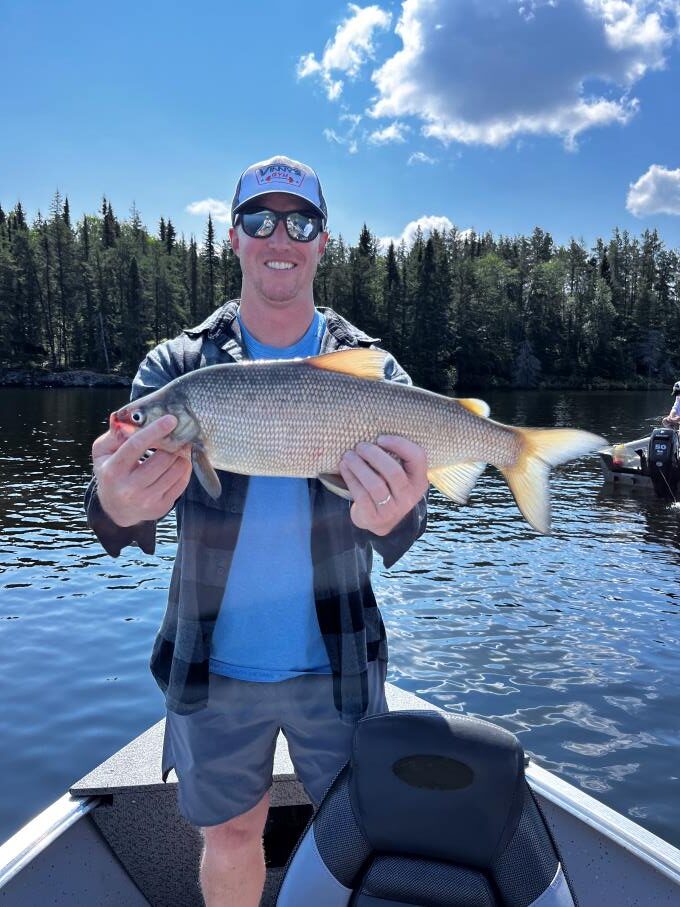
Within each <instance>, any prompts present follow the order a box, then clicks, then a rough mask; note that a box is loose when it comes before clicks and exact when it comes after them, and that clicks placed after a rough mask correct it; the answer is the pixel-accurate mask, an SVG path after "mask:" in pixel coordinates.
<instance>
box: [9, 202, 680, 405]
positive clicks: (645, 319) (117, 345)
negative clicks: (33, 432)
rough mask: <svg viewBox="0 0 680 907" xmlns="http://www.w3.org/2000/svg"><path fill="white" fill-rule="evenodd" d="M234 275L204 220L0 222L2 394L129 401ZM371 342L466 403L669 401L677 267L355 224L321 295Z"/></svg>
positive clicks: (616, 235)
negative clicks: (550, 393)
mask: <svg viewBox="0 0 680 907" xmlns="http://www.w3.org/2000/svg"><path fill="white" fill-rule="evenodd" d="M240 279H241V275H240V268H239V263H238V259H237V258H236V256H235V255H234V253H233V251H232V249H231V247H230V244H229V242H228V240H223V241H222V242H220V243H218V242H217V241H216V239H215V231H214V225H213V222H212V218H211V217H210V216H209V217H208V222H207V225H206V228H205V233H204V236H203V239H202V242H201V243H200V245H199V243H198V242H197V241H196V239H195V238H194V237H191V238H190V239H189V241H188V242H187V240H186V239H185V237H184V236H179V237H178V236H177V233H176V230H175V227H174V225H173V224H172V221H171V220H170V219H169V218H168V219H167V220H166V219H165V218H161V220H160V223H159V225H158V230H157V232H156V233H154V234H151V233H150V232H149V231H148V229H147V228H146V227H145V226H144V224H143V223H142V220H141V216H140V214H139V212H138V211H137V210H136V209H135V208H134V206H133V208H132V211H131V214H130V217H129V218H127V219H125V220H120V219H119V218H118V217H117V216H116V215H115V214H114V212H113V210H112V207H111V203H110V201H108V200H107V199H106V198H104V199H103V201H102V204H101V209H100V213H99V214H98V215H85V216H83V217H82V218H81V219H80V220H79V221H78V222H77V223H73V222H72V220H71V215H70V210H69V203H68V199H67V198H65V199H64V198H62V197H61V195H60V194H59V193H57V194H56V195H55V196H54V198H53V199H52V202H51V204H50V206H49V216H48V217H46V218H45V217H43V216H42V215H41V214H38V215H37V217H36V218H35V219H34V221H33V222H32V223H31V224H29V223H28V221H27V219H26V215H25V213H24V211H23V208H22V206H21V204H20V203H18V204H17V205H15V207H14V208H13V209H12V210H10V211H9V212H5V211H4V210H3V208H2V206H1V205H0V386H10V385H11V386H18V385H24V386H38V387H40V386H47V387H55V386H59V387H64V386H86V387H96V386H110V385H116V384H123V385H124V384H129V383H130V379H131V377H132V376H133V375H134V373H135V371H136V369H137V366H138V364H139V362H140V361H141V360H142V359H143V358H144V355H145V354H146V352H147V351H148V350H149V349H151V348H152V347H153V346H155V345H156V344H157V343H159V342H161V341H162V340H163V339H166V338H169V337H173V336H176V335H177V334H178V333H179V332H180V331H181V330H182V328H184V327H188V326H191V325H195V324H198V323H200V322H201V321H202V320H203V319H204V318H205V317H206V316H207V315H208V314H209V313H210V312H212V311H213V310H214V309H215V308H217V307H218V306H219V305H220V304H221V303H222V302H224V301H226V300H227V299H232V298H235V297H236V296H238V293H239V288H240ZM315 298H316V301H317V305H319V306H322V307H323V306H330V307H331V308H333V309H335V310H336V311H337V312H339V313H340V314H342V315H345V316H346V317H348V318H349V319H350V320H351V321H354V322H355V323H356V324H358V325H360V326H361V327H362V328H363V329H364V330H365V331H366V333H368V334H370V335H371V336H373V337H379V338H381V341H380V342H381V344H382V345H384V346H385V347H386V348H387V349H389V350H390V351H391V352H392V353H394V355H395V356H396V357H397V359H398V360H399V361H400V362H401V364H402V365H403V366H404V368H405V369H406V370H407V371H408V372H409V373H410V374H411V376H412V378H413V380H414V382H415V383H416V384H418V385H420V386H421V387H427V388H429V389H431V390H435V391H438V392H441V393H452V392H456V393H457V392H458V391H459V390H460V389H461V388H480V389H484V388H490V387H506V388H548V387H552V388H556V387H562V388H571V389H606V388H649V387H666V386H668V384H669V383H672V382H673V381H675V380H676V379H677V378H678V373H679V372H680V255H679V254H678V252H677V251H675V250H671V249H666V248H665V247H664V244H663V242H662V240H661V239H660V237H659V235H658V233H657V231H656V230H646V231H644V233H643V234H642V236H641V237H639V238H637V237H632V236H630V235H629V234H628V233H627V232H626V231H623V232H621V231H619V230H618V229H615V230H614V231H613V234H612V236H611V238H610V239H609V240H608V241H604V240H601V239H598V240H597V242H596V243H595V245H594V247H592V248H590V249H589V248H586V246H585V244H584V243H583V241H581V240H576V239H572V240H571V242H570V243H569V244H568V245H566V246H560V245H557V244H555V242H554V241H553V239H552V237H551V235H550V234H549V233H548V232H546V231H544V230H543V229H541V228H539V227H536V228H535V229H534V231H533V233H532V234H531V235H530V236H514V237H506V236H500V237H498V238H495V237H494V236H492V234H491V233H488V232H487V233H484V234H481V233H476V232H475V231H470V230H468V231H460V230H458V229H457V228H456V227H454V228H452V229H450V230H445V231H443V232H437V231H435V232H433V233H432V234H431V235H429V236H424V235H423V234H422V233H420V232H419V233H417V234H416V236H415V238H414V241H413V243H412V244H411V245H410V246H407V245H406V244H405V243H404V242H402V243H401V244H400V245H399V246H397V247H395V246H394V245H393V244H390V245H389V246H388V247H387V248H384V247H383V246H382V244H381V243H380V242H379V240H378V239H377V237H376V236H375V235H374V234H373V233H372V232H371V231H370V230H369V228H368V226H366V225H364V227H363V229H362V230H361V233H360V235H359V238H358V242H357V244H356V245H350V244H348V243H346V242H345V240H344V239H343V238H342V236H338V237H337V238H336V237H331V239H330V240H329V243H328V246H327V249H326V253H325V254H324V256H323V258H322V260H321V264H320V266H319V269H318V272H317V277H316V282H315Z"/></svg>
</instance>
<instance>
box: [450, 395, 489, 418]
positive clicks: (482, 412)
mask: <svg viewBox="0 0 680 907" xmlns="http://www.w3.org/2000/svg"><path fill="white" fill-rule="evenodd" d="M454 399H455V401H456V403H457V404H458V405H459V406H463V407H465V409H469V410H470V412H471V413H474V414H475V416H482V418H484V419H488V417H489V413H490V412H491V410H490V408H489V404H488V403H485V402H484V400H476V399H475V398H474V397H455V398H454Z"/></svg>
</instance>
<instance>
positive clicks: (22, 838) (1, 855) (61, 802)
mask: <svg viewBox="0 0 680 907" xmlns="http://www.w3.org/2000/svg"><path fill="white" fill-rule="evenodd" d="M101 802H102V798H101V797H74V796H72V795H71V794H70V793H66V794H64V795H63V796H61V797H60V798H59V799H58V800H55V801H54V803H51V804H50V805H49V806H47V807H46V808H45V809H44V810H43V811H42V812H40V813H38V815H37V816H35V817H34V818H33V819H31V820H30V821H29V822H27V823H26V825H24V826H22V827H21V828H20V829H19V830H18V831H17V832H15V833H14V834H13V835H12V837H10V838H8V839H7V841H5V842H4V843H2V844H0V890H1V889H2V888H3V887H4V886H5V885H7V884H8V883H9V882H10V881H11V880H12V879H13V878H14V877H15V876H16V875H17V874H18V873H19V872H20V871H21V870H22V869H23V868H24V867H25V866H27V865H28V864H29V863H30V862H31V861H32V860H34V859H35V858H36V857H37V856H39V855H40V854H41V853H42V852H43V851H44V850H46V849H47V848H48V847H49V845H50V844H52V842H53V841H56V840H57V838H59V837H61V835H63V834H64V833H65V832H66V831H68V829H69V828H71V826H72V825H75V823H76V822H78V821H80V819H82V818H83V817H84V816H86V815H87V814H88V813H90V812H92V810H93V809H95V808H96V807H97V806H99V804H100V803H101Z"/></svg>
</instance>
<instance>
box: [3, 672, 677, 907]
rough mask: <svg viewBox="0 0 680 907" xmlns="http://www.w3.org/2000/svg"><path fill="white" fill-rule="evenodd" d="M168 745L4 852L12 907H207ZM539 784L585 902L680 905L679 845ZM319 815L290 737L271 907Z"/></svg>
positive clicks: (112, 769)
mask: <svg viewBox="0 0 680 907" xmlns="http://www.w3.org/2000/svg"><path fill="white" fill-rule="evenodd" d="M387 700H388V704H389V707H390V709H391V710H395V709H404V710H421V709H423V708H434V707H433V706H430V705H428V704H427V703H425V702H423V700H422V699H419V698H418V697H417V696H414V695H413V694H411V693H408V692H405V691H403V690H400V689H398V688H396V687H394V686H393V685H391V684H388V687H387ZM162 742H163V721H160V722H158V724H156V725H154V726H153V727H151V728H150V729H149V730H148V731H146V732H145V733H144V734H142V735H141V736H139V737H137V738H136V739H135V740H133V741H132V742H131V743H129V744H128V745H127V746H126V747H124V748H123V749H122V750H120V751H119V752H118V753H116V754H115V755H114V756H112V757H111V758H110V759H108V760H107V761H106V762H104V763H102V764H101V765H100V766H98V767H97V768H96V769H94V771H92V772H91V773H90V774H88V775H86V776H85V777H84V778H83V779H82V780H80V781H79V782H78V783H77V784H74V785H73V787H72V788H71V790H70V793H69V794H66V795H64V797H62V798H61V799H60V800H58V801H56V803H54V804H53V805H52V806H51V807H49V808H48V809H47V810H45V812H44V813H41V814H40V816H38V817H36V819H34V820H33V821H32V822H30V823H29V824H28V825H27V826H25V828H24V829H22V830H21V831H20V832H18V833H17V834H16V835H15V836H14V837H13V838H11V839H10V840H9V841H8V842H7V843H6V844H4V845H3V846H2V847H0V905H1V907H33V905H36V907H37V905H43V904H56V905H60V907H66V905H69V907H71V905H72V907H75V905H78V907H84V905H88V907H89V905H95V904H96V905H97V907H169V905H172V907H201V905H202V904H203V901H202V898H201V895H200V892H199V888H198V865H199V859H200V850H201V840H200V835H199V833H198V832H197V830H196V829H195V828H194V827H193V826H191V825H189V824H188V823H187V822H186V821H185V820H184V819H183V818H182V816H181V815H180V814H179V812H178V809H177V803H176V787H177V782H176V778H175V777H174V774H171V775H170V777H169V779H168V783H167V784H164V783H163V782H162V781H161V780H160V779H161V752H162ZM527 778H528V780H529V783H530V784H531V786H532V788H533V789H534V792H535V793H536V794H537V798H538V801H539V804H540V805H541V808H542V810H543V812H544V814H545V816H546V820H547V821H548V824H549V825H550V827H551V829H552V831H553V834H554V835H555V838H556V840H557V842H558V846H559V848H560V851H561V852H562V856H563V858H564V862H565V865H566V867H567V871H568V873H569V877H570V879H571V881H572V884H573V885H574V888H575V890H576V893H577V896H578V898H579V904H580V907H591V905H592V907H609V905H611V907H627V905H630V907H633V905H652V904H653V905H669V907H670V905H677V904H679V903H680V852H679V851H678V850H677V849H676V848H674V847H672V846H671V845H670V844H667V843H666V842H665V841H662V840H661V839H659V838H658V837H656V836H655V835H653V834H651V833H650V832H647V831H645V830H644V829H642V828H640V826H638V825H636V824H635V823H633V822H631V821H630V820H628V819H627V818H625V817H624V816H621V815H620V814H619V813H616V812H615V811H614V810H611V809H609V808H608V807H606V806H603V805H602V804H601V803H599V802H598V801H597V800H595V799H593V798H592V797H590V796H588V795H587V794H584V793H583V792H581V791H580V790H578V789H576V788H575V787H573V786H572V785H570V784H568V783H566V782H564V781H562V780H561V779H559V778H556V777H555V776H554V775H552V774H551V773H550V772H547V771H545V770H544V769H541V768H540V767H538V766H535V765H533V764H529V766H528V768H527ZM310 815H311V806H310V804H309V801H308V800H307V797H306V795H305V793H304V790H303V789H302V786H301V785H300V783H299V782H298V781H297V780H296V777H295V773H294V771H293V766H292V764H291V761H290V758H289V755H288V750H287V747H286V742H285V738H284V737H283V736H282V735H280V736H279V741H278V746H277V750H276V761H275V769H274V784H273V788H272V808H271V810H270V814H269V818H268V822H267V827H266V830H265V853H266V858H267V865H268V872H267V888H266V890H265V894H264V896H263V899H262V902H261V907H271V905H273V901H274V896H275V891H276V889H277V887H278V881H279V879H280V876H281V874H282V871H283V866H284V865H285V862H286V860H287V857H288V854H289V853H290V851H291V849H292V847H293V846H294V844H295V841H296V840H297V837H298V836H299V834H300V832H301V831H302V829H303V828H304V826H305V824H306V822H307V819H308V817H309V816H310ZM113 855H115V856H113ZM319 907H321V905H319Z"/></svg>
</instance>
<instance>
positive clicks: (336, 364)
mask: <svg viewBox="0 0 680 907" xmlns="http://www.w3.org/2000/svg"><path fill="white" fill-rule="evenodd" d="M386 358H387V353H386V352H385V351H384V350H371V349H368V348H366V347H361V348H357V349H352V350H336V351H335V352H334V353H323V354H322V355H321V356H310V357H309V358H308V359H304V360H303V362H304V364H305V365H311V366H313V367H314V368H321V369H325V370H326V371H329V372H341V373H342V374H343V375H352V376H353V377H355V378H370V379H371V380H372V381H382V380H383V379H384V378H385V359H386Z"/></svg>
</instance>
